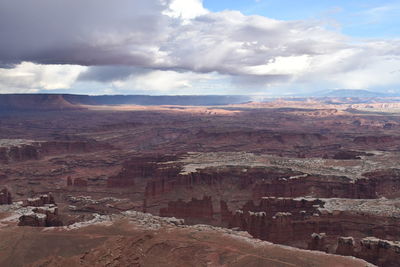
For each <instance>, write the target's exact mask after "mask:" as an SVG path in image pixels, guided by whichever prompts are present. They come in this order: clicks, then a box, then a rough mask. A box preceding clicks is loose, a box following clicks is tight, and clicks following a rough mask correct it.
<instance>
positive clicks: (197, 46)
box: [0, 0, 400, 95]
mask: <svg viewBox="0 0 400 267" xmlns="http://www.w3.org/2000/svg"><path fill="white" fill-rule="evenodd" d="M399 16H400V1H398V0H379V1H378V0H347V1H346V0H330V1H315V0H302V1H298V0H235V1H232V0H218V1H215V0H203V1H201V0H114V1H109V0H79V1H72V0H0V93H33V92H42V93H44V92H48V93H56V92H63V93H82V94H153V95H154V94H156V95H158V94H244V95H245V94H262V95H290V94H299V93H300V94H301V93H306V92H314V91H324V90H332V89H342V88H346V89H369V90H373V91H382V92H391V91H397V90H399V91H400V31H399V30H398V29H399V28H400V20H399V19H398V18H399Z"/></svg>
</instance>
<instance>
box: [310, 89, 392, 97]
mask: <svg viewBox="0 0 400 267" xmlns="http://www.w3.org/2000/svg"><path fill="white" fill-rule="evenodd" d="M313 96H316V97H360V98H370V97H389V96H392V95H390V94H385V93H381V92H373V91H368V90H361V89H360V90H358V89H357V90H355V89H338V90H331V91H328V92H318V93H316V94H315V95H313Z"/></svg>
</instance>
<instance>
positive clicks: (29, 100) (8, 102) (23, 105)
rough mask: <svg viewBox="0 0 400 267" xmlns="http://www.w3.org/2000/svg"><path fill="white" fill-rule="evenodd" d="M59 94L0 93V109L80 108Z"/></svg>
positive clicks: (42, 109)
mask: <svg viewBox="0 0 400 267" xmlns="http://www.w3.org/2000/svg"><path fill="white" fill-rule="evenodd" d="M81 108H82V107H80V106H79V105H76V104H72V103H70V102H69V101H67V100H66V99H65V98H64V97H63V95H59V94H8V95H0V111H48V110H74V109H81Z"/></svg>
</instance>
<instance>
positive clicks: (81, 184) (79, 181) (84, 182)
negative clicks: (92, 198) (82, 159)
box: [73, 178, 88, 187]
mask: <svg viewBox="0 0 400 267" xmlns="http://www.w3.org/2000/svg"><path fill="white" fill-rule="evenodd" d="M73 185H74V186H77V187H86V186H88V182H87V180H86V179H82V178H76V179H74V183H73Z"/></svg>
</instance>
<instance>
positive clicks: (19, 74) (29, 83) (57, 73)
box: [0, 62, 87, 93]
mask: <svg viewBox="0 0 400 267" xmlns="http://www.w3.org/2000/svg"><path fill="white" fill-rule="evenodd" d="M86 68H87V67H84V66H78V65H40V64H34V63H31V62H22V63H21V64H18V65H17V66H16V67H15V68H13V69H0V81H1V83H0V92H1V93H28V92H37V91H40V90H52V89H62V88H65V89H68V88H70V87H71V86H72V85H73V84H74V82H75V81H76V79H77V77H78V75H79V74H80V73H81V72H82V71H84V70H85V69H86Z"/></svg>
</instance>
